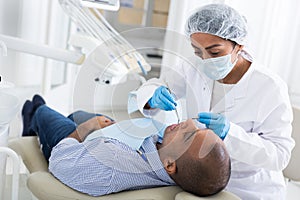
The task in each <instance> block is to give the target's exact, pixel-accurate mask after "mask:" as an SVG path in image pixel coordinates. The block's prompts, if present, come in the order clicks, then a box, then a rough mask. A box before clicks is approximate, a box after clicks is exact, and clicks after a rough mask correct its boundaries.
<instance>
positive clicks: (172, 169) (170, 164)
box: [163, 157, 177, 175]
mask: <svg viewBox="0 0 300 200" xmlns="http://www.w3.org/2000/svg"><path fill="white" fill-rule="evenodd" d="M163 165H164V168H165V170H166V171H167V173H168V174H169V175H172V174H175V173H176V171H177V170H176V162H175V160H174V159H171V158H170V157H168V158H165V159H164V161H163Z"/></svg>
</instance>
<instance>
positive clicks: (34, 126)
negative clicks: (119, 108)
mask: <svg viewBox="0 0 300 200" xmlns="http://www.w3.org/2000/svg"><path fill="white" fill-rule="evenodd" d="M95 116H102V115H101V114H94V113H88V112H85V111H76V112H74V113H72V114H70V115H69V116H68V117H65V116H63V115H62V114H60V113H58V112H57V111H55V110H53V109H51V108H49V107H48V106H46V105H42V106H40V107H39V108H38V109H37V110H36V111H35V113H34V115H33V118H32V121H31V127H30V129H31V130H33V131H34V132H35V133H36V134H37V136H38V137H39V140H40V144H41V150H42V152H43V154H44V156H45V158H46V160H47V161H48V160H49V158H50V155H51V151H52V148H53V147H55V146H56V145H57V144H58V143H59V142H60V141H61V140H62V139H64V138H66V137H67V136H68V135H70V134H71V133H72V132H74V131H75V130H76V127H77V126H78V125H80V124H81V123H83V122H85V121H87V120H89V119H91V118H93V117H95ZM108 118H109V117H108Z"/></svg>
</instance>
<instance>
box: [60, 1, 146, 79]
mask: <svg viewBox="0 0 300 200" xmlns="http://www.w3.org/2000/svg"><path fill="white" fill-rule="evenodd" d="M59 3H60V5H61V7H62V8H63V10H64V11H65V13H66V14H68V15H69V17H70V18H71V19H72V21H73V22H75V23H76V24H77V26H78V27H79V28H80V31H81V33H83V34H85V35H86V36H88V37H91V38H93V39H95V40H97V41H98V42H95V44H97V43H98V46H97V48H95V49H93V50H92V51H91V52H89V53H88V54H87V55H88V56H87V59H86V61H85V63H84V64H85V65H86V66H90V65H92V66H94V67H97V68H98V69H99V71H100V72H102V74H101V76H99V77H98V78H97V80H98V81H99V82H100V83H104V84H118V83H121V82H123V81H125V78H124V77H126V76H127V75H129V74H137V73H143V74H144V75H147V72H148V71H150V70H151V66H150V65H149V64H148V63H147V62H146V61H145V59H144V58H143V57H142V55H141V54H140V53H139V52H137V50H136V49H135V48H134V47H133V46H132V45H131V44H130V43H129V42H128V41H127V40H126V39H125V38H124V37H123V36H122V35H120V34H119V33H118V32H117V31H116V30H115V29H114V28H113V27H112V26H111V25H110V24H109V23H108V22H107V21H106V19H105V18H104V17H103V16H102V14H101V13H100V12H99V10H97V9H96V8H95V7H94V8H87V7H84V6H83V4H82V0H59ZM89 41H90V40H89ZM74 42H75V43H80V42H78V41H77V42H76V41H73V43H74ZM81 43H82V42H81ZM89 46H91V45H89ZM121 80H122V81H121Z"/></svg>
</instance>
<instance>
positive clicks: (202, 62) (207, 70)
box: [197, 54, 238, 80]
mask: <svg viewBox="0 0 300 200" xmlns="http://www.w3.org/2000/svg"><path fill="white" fill-rule="evenodd" d="M231 55H232V54H228V55H226V56H221V57H217V58H207V59H202V58H200V57H198V56H197V58H198V59H197V60H198V63H197V64H198V66H199V67H200V70H201V71H202V72H203V73H204V74H206V76H208V77H209V78H210V79H212V80H220V79H223V78H225V77H226V76H227V75H228V74H229V73H230V72H231V70H232V69H233V67H234V66H235V64H236V63H237V61H238V57H237V58H236V60H235V61H234V62H233V63H232V62H231Z"/></svg>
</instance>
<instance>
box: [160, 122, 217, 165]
mask: <svg viewBox="0 0 300 200" xmlns="http://www.w3.org/2000/svg"><path fill="white" fill-rule="evenodd" d="M216 142H221V140H220V138H219V137H218V136H217V135H216V134H215V133H214V132H213V131H211V130H209V129H198V127H197V126H196V125H195V123H194V121H193V120H192V119H189V120H187V121H185V122H181V123H180V124H174V125H171V126H168V127H167V128H166V130H165V135H164V139H163V143H162V144H161V145H157V148H158V150H159V155H160V157H161V159H163V158H165V157H172V158H174V160H176V159H178V158H179V157H181V156H182V155H184V156H188V157H189V158H195V159H198V158H203V157H205V156H206V155H207V154H208V153H209V151H210V150H211V148H212V147H213V146H214V144H215V143H216Z"/></svg>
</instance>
